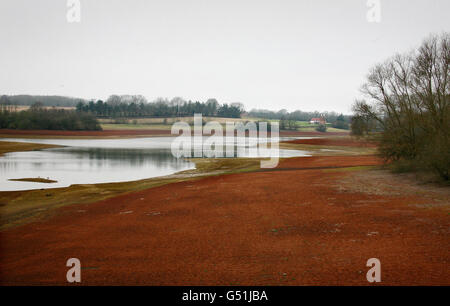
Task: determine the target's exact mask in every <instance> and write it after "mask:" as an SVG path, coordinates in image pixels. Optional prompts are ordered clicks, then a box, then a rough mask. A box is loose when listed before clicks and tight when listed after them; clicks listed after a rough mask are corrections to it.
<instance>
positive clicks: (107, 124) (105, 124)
mask: <svg viewBox="0 0 450 306" xmlns="http://www.w3.org/2000/svg"><path fill="white" fill-rule="evenodd" d="M203 120H204V121H206V122H210V121H215V122H219V123H220V124H222V125H223V126H224V124H225V123H226V122H235V123H236V122H242V123H246V122H248V121H267V122H279V120H267V119H261V118H217V117H203ZM99 121H100V125H101V127H102V129H104V130H149V129H155V130H170V129H171V127H172V124H173V123H175V122H178V121H184V122H187V123H189V124H190V125H192V124H194V117H177V118H136V119H132V118H127V119H122V120H119V121H115V120H114V119H99ZM118 122H120V123H118ZM296 126H297V131H301V132H315V131H316V127H317V125H314V124H310V123H309V122H308V121H296ZM224 128H225V126H224ZM327 131H328V132H342V133H347V132H348V131H347V130H342V129H336V128H333V127H331V126H330V124H329V125H328V126H327Z"/></svg>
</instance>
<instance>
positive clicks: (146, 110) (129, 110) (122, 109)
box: [76, 95, 244, 118]
mask: <svg viewBox="0 0 450 306" xmlns="http://www.w3.org/2000/svg"><path fill="white" fill-rule="evenodd" d="M76 109H77V111H78V112H89V113H91V114H94V115H95V116H97V117H108V118H121V117H122V118H123V117H128V118H130V117H131V118H133V117H187V116H193V115H194V114H196V113H197V114H199V113H201V114H203V115H204V116H210V117H225V118H240V117H241V115H242V113H243V112H244V106H243V105H242V103H231V104H227V103H224V104H219V102H217V100H216V99H208V100H207V101H206V102H199V101H195V102H193V101H190V100H189V101H185V100H183V99H182V98H173V99H171V100H168V99H163V98H159V99H156V100H155V101H153V102H147V100H146V99H145V97H143V96H128V95H124V96H117V95H112V96H110V97H109V98H108V99H107V100H106V101H102V100H97V101H96V102H94V101H90V102H87V103H86V102H79V103H78V104H77V106H76Z"/></svg>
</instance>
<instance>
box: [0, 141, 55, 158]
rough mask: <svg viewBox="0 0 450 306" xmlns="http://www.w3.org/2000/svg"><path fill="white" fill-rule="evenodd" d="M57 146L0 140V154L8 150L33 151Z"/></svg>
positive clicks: (8, 151)
mask: <svg viewBox="0 0 450 306" xmlns="http://www.w3.org/2000/svg"><path fill="white" fill-rule="evenodd" d="M57 147H61V146H58V145H47V144H37V143H25V142H12V141H0V155H3V154H5V153H10V152H21V151H35V150H41V149H48V148H57Z"/></svg>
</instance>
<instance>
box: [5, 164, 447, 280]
mask: <svg viewBox="0 0 450 306" xmlns="http://www.w3.org/2000/svg"><path fill="white" fill-rule="evenodd" d="M379 163H380V161H379V160H378V159H377V158H376V157H374V156H356V157H355V156H345V157H344V156H333V157H300V158H292V159H288V160H285V161H283V162H282V163H280V165H279V168H280V169H278V170H276V169H275V170H273V171H267V172H264V171H261V172H252V173H240V174H230V175H221V176H213V177H207V178H204V179H201V180H198V181H190V182H182V183H174V184H170V185H165V186H160V187H156V188H152V189H147V190H144V191H140V192H134V193H131V194H126V195H121V196H118V197H115V198H111V199H107V200H104V201H100V202H97V203H93V204H84V205H71V206H68V207H65V208H62V209H60V210H59V211H58V214H57V215H56V216H54V217H52V218H51V219H48V220H45V221H41V222H35V223H32V224H28V225H24V226H21V227H17V228H12V229H8V230H5V231H3V232H1V233H0V242H1V258H0V267H1V269H0V271H1V272H0V273H1V274H0V282H1V284H3V285H50V284H60V285H64V284H68V283H67V281H66V272H67V270H68V269H69V268H67V267H66V261H67V260H68V259H69V258H72V257H75V258H78V259H80V261H81V265H82V270H81V280H82V282H81V284H82V285H368V284H369V283H368V282H367V280H366V273H367V271H368V269H369V268H368V267H366V262H367V260H368V259H369V258H378V259H380V261H381V272H382V274H381V277H382V282H381V284H382V285H450V274H449V269H448V263H449V260H450V254H449V242H450V239H449V215H448V212H446V211H444V210H443V209H441V208H432V209H424V208H420V207H419V206H415V205H416V204H423V203H427V201H428V202H429V201H430V199H428V198H422V197H421V196H419V195H414V196H411V195H404V196H388V195H383V196H381V195H370V194H366V193H354V192H348V191H347V192H345V191H342V190H341V191H340V190H339V189H338V188H336V187H335V185H336V184H338V183H339V181H340V180H341V179H342V178H344V177H345V176H349V175H352V172H351V171H328V170H323V168H326V167H335V166H341V167H342V166H358V165H377V164H379ZM314 167H316V168H317V169H311V168H314Z"/></svg>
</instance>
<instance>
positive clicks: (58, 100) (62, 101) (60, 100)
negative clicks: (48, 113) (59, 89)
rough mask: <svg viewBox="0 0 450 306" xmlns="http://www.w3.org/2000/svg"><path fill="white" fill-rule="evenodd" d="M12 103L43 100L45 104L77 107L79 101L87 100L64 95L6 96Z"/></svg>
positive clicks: (21, 103)
mask: <svg viewBox="0 0 450 306" xmlns="http://www.w3.org/2000/svg"><path fill="white" fill-rule="evenodd" d="M6 97H7V98H8V100H9V102H11V103H12V104H15V105H28V106H29V105H33V103H35V102H41V103H42V104H43V106H66V107H68V106H71V107H75V106H76V105H77V104H78V103H79V102H86V100H84V99H81V98H72V97H63V96H31V95H15V96H6Z"/></svg>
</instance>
